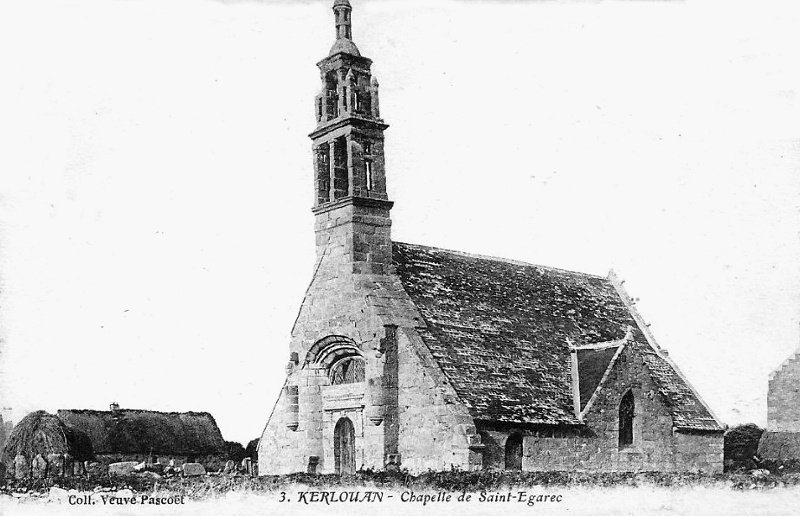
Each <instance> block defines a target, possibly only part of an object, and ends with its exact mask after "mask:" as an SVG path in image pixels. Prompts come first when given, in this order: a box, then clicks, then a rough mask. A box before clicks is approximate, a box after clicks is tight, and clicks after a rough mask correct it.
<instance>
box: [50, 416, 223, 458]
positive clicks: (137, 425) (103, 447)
mask: <svg viewBox="0 0 800 516" xmlns="http://www.w3.org/2000/svg"><path fill="white" fill-rule="evenodd" d="M58 417H59V418H61V420H62V421H64V422H65V423H66V424H68V425H69V426H71V427H73V428H77V429H80V430H81V431H83V432H85V433H86V434H87V435H88V436H89V438H90V439H91V441H92V446H93V447H94V451H95V453H101V454H146V453H153V454H156V455H225V453H226V450H225V441H224V440H223V439H222V433H221V432H220V430H219V427H217V423H216V421H214V417H213V416H212V415H211V414H209V413H208V412H155V411H152V410H132V409H116V410H113V411H105V410H59V411H58Z"/></svg>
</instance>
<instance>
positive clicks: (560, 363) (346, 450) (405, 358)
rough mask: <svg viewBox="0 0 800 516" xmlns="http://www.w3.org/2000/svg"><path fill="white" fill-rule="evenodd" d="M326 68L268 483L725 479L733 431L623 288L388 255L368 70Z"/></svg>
mask: <svg viewBox="0 0 800 516" xmlns="http://www.w3.org/2000/svg"><path fill="white" fill-rule="evenodd" d="M333 11H334V17H335V26H336V41H335V43H334V45H333V47H332V48H331V50H330V52H329V54H328V56H327V57H325V58H324V59H323V60H321V61H320V62H319V63H317V66H318V67H319V69H320V76H321V83H322V84H321V91H320V93H319V95H318V96H317V97H316V105H315V111H316V119H317V126H316V129H315V130H314V131H313V132H312V133H311V134H310V137H311V139H312V142H313V143H312V145H313V158H314V165H313V166H314V168H313V177H314V198H315V203H314V207H313V210H312V211H313V213H314V217H315V233H316V246H317V262H316V265H315V267H314V271H313V276H312V280H311V284H310V286H309V287H308V290H307V292H306V295H305V299H304V300H303V303H302V306H301V308H300V312H299V314H298V317H297V320H296V323H295V325H294V327H293V329H292V332H291V341H290V343H289V353H288V358H289V361H288V364H287V368H286V372H287V376H286V382H285V385H284V387H283V388H282V389H281V392H280V394H279V396H278V399H277V402H276V403H275V405H274V408H273V409H272V411H271V413H270V414H269V416H268V419H267V424H266V427H265V429H264V431H263V434H262V437H261V440H260V442H259V447H258V458H259V473H260V474H262V475H263V474H278V473H289V472H295V471H316V472H320V473H334V472H335V473H341V474H347V473H352V472H354V471H355V470H356V469H359V468H372V469H378V470H380V469H384V468H386V469H396V468H406V469H408V470H409V471H411V472H420V471H425V470H427V469H433V470H442V469H450V468H459V469H462V470H476V469H482V468H488V469H522V470H592V471H612V470H617V471H639V470H659V471H693V470H702V471H709V472H715V471H721V470H722V446H723V439H722V428H721V425H720V423H719V421H718V420H717V419H716V418H715V417H714V415H713V414H712V413H711V411H710V409H709V408H708V406H707V405H706V404H705V403H704V402H703V401H702V400H701V399H700V397H699V396H698V395H697V392H696V391H695V390H694V389H693V388H692V386H691V385H690V383H689V382H688V380H687V379H686V377H685V376H684V375H683V374H682V373H681V372H680V371H679V369H678V368H677V367H676V365H675V364H674V363H673V361H672V360H671V359H670V357H669V356H668V354H667V352H666V351H665V350H663V349H662V348H661V347H659V345H658V344H657V342H656V340H655V338H654V337H653V335H652V334H651V333H650V331H649V330H648V328H647V325H646V324H644V323H643V322H642V319H641V317H640V316H639V314H638V313H637V311H636V310H635V308H634V306H633V303H632V302H631V299H630V298H629V297H628V295H627V294H626V293H625V291H624V289H623V288H622V285H621V282H620V281H618V280H617V278H616V277H615V276H614V275H613V274H612V275H609V276H608V277H601V276H594V275H591V274H584V273H580V272H570V271H565V270H561V269H557V268H552V267H543V266H537V265H531V264H527V263H522V262H517V261H511V260H505V259H501V258H490V257H485V256H474V255H470V254H466V253H461V252H457V251H449V250H444V249H438V248H434V247H425V246H419V245H411V244H404V243H399V242H393V241H392V239H391V235H390V228H391V218H390V215H389V212H390V210H391V208H392V206H393V203H392V202H391V201H390V200H389V198H388V194H387V191H386V170H385V166H384V145H383V142H384V135H383V133H384V130H385V129H386V128H387V127H388V126H387V125H386V124H385V123H384V121H383V120H382V119H381V116H380V108H379V102H378V83H377V81H376V80H375V78H374V77H373V76H372V74H371V71H370V67H371V63H372V61H371V60H370V59H368V58H366V57H364V56H362V55H361V53H360V51H359V49H358V48H357V47H356V45H355V43H354V42H353V40H352V34H351V7H350V3H349V2H348V1H347V0H336V1H335V2H334V6H333Z"/></svg>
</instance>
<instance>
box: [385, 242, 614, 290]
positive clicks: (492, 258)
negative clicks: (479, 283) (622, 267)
mask: <svg viewBox="0 0 800 516" xmlns="http://www.w3.org/2000/svg"><path fill="white" fill-rule="evenodd" d="M392 243H394V244H399V245H405V246H409V247H417V248H422V249H433V250H436V251H443V252H445V253H450V254H455V255H459V256H464V257H467V258H476V259H479V260H490V261H493V262H502V263H508V264H510V265H519V266H522V267H536V268H539V269H546V270H551V271H557V272H564V273H567V274H576V275H579V276H589V277H591V278H598V279H605V280H607V279H608V277H607V276H600V275H599V274H592V273H590V272H581V271H571V270H568V269H561V268H559V267H552V266H550V265H539V264H535V263H530V262H524V261H522V260H514V259H513V258H503V257H502V256H490V255H486V254H477V253H468V252H466V251H459V250H457V249H446V248H444V247H434V246H430V245H423V244H409V243H407V242H398V241H396V240H395V241H392Z"/></svg>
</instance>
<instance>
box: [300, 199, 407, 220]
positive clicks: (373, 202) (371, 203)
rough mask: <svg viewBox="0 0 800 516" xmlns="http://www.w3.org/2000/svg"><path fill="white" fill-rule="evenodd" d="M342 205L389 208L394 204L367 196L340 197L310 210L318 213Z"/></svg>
mask: <svg viewBox="0 0 800 516" xmlns="http://www.w3.org/2000/svg"><path fill="white" fill-rule="evenodd" d="M344 206H359V207H364V208H380V209H384V210H387V211H388V210H391V209H392V206H394V202H392V201H387V200H385V199H371V198H368V197H351V196H348V197H342V198H341V199H337V200H335V201H333V202H329V203H326V204H322V205H320V206H314V207H313V208H312V209H311V211H312V212H313V213H314V215H319V214H320V213H326V212H329V211H332V210H335V209H338V208H342V207H344Z"/></svg>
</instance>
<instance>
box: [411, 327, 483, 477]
mask: <svg viewBox="0 0 800 516" xmlns="http://www.w3.org/2000/svg"><path fill="white" fill-rule="evenodd" d="M398 347H399V358H400V360H399V362H400V366H399V385H400V389H399V397H398V398H399V399H398V405H399V408H398V411H399V418H400V432H399V450H398V451H399V453H400V455H401V457H402V466H403V467H404V468H407V469H408V470H409V471H410V472H412V473H421V472H424V471H427V470H429V469H432V470H446V469H450V468H451V467H456V468H459V469H462V470H470V469H479V468H480V456H479V455H478V457H475V455H476V454H475V453H474V452H471V451H470V445H471V444H478V443H479V439H477V438H476V435H475V434H476V432H475V427H474V424H473V420H472V417H471V416H470V415H469V412H468V411H467V409H466V408H465V407H464V406H463V405H462V404H461V403H460V401H458V398H457V396H456V394H455V391H454V390H453V389H452V387H450V386H449V385H448V384H447V382H446V379H445V378H444V375H443V374H442V373H441V372H440V371H439V366H438V365H437V364H436V363H435V361H434V358H433V357H432V356H431V355H430V352H429V351H428V350H427V348H426V347H425V344H424V342H423V341H422V339H421V338H420V336H419V335H418V334H417V332H416V331H414V330H407V331H403V332H401V333H400V335H399V338H398Z"/></svg>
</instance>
